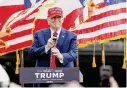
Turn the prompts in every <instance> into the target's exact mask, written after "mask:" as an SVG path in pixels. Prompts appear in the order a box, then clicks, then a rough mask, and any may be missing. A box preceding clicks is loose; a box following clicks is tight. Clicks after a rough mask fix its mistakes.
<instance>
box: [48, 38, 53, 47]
mask: <svg viewBox="0 0 127 88" xmlns="http://www.w3.org/2000/svg"><path fill="white" fill-rule="evenodd" d="M54 45H55V44H54V42H53V38H49V40H48V42H47V47H48V48H52V47H53V46H54Z"/></svg>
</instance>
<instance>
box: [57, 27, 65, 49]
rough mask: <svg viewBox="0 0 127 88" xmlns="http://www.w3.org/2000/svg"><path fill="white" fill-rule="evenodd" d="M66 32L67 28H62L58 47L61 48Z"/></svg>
mask: <svg viewBox="0 0 127 88" xmlns="http://www.w3.org/2000/svg"><path fill="white" fill-rule="evenodd" d="M65 33H66V32H65V30H64V29H61V32H60V35H59V38H58V43H57V47H58V48H59V49H60V46H61V45H62V43H63V41H64V40H65V38H66V35H65Z"/></svg>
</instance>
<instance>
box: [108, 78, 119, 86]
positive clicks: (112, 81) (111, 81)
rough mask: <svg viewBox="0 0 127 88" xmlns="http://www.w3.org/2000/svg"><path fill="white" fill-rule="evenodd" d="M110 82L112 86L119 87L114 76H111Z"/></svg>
mask: <svg viewBox="0 0 127 88" xmlns="http://www.w3.org/2000/svg"><path fill="white" fill-rule="evenodd" d="M109 82H110V88H119V86H118V83H117V82H116V80H115V79H114V77H113V76H111V77H110V78H109Z"/></svg>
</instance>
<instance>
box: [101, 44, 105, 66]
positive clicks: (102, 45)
mask: <svg viewBox="0 0 127 88" xmlns="http://www.w3.org/2000/svg"><path fill="white" fill-rule="evenodd" d="M101 47H102V64H103V65H105V49H104V44H101Z"/></svg>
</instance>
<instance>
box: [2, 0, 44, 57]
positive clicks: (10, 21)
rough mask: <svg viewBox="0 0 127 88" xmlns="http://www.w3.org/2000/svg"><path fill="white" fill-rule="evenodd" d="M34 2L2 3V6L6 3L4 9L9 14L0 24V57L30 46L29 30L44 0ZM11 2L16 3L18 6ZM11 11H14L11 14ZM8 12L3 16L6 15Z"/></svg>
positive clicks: (30, 34) (27, 0)
mask: <svg viewBox="0 0 127 88" xmlns="http://www.w3.org/2000/svg"><path fill="white" fill-rule="evenodd" d="M34 1H35V0H31V1H29V0H18V1H15V0H12V2H11V3H10V2H8V1H3V3H2V4H1V5H4V3H6V4H5V6H4V7H6V8H7V9H8V10H7V11H8V12H9V11H10V13H9V15H8V16H6V15H5V16H4V15H3V18H6V20H5V19H3V20H2V22H1V23H2V25H0V26H1V30H0V55H3V54H6V53H9V52H12V51H15V50H17V49H22V48H26V47H28V46H30V45H31V43H32V33H31V30H32V28H33V25H34V24H33V22H34V19H35V14H36V12H37V11H38V10H39V7H40V6H41V5H42V4H43V3H44V2H45V1H46V0H41V1H39V0H36V1H35V2H34ZM13 2H17V3H18V4H17V3H13ZM15 4H16V5H15ZM33 4H34V5H33ZM20 7H21V8H20ZM17 8H18V9H17ZM19 8H20V9H19ZM13 9H15V10H14V11H13V12H11V10H13ZM4 10H6V9H4V8H1V11H2V12H3V13H4V12H5V11H4ZM8 12H5V13H4V14H8Z"/></svg>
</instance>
